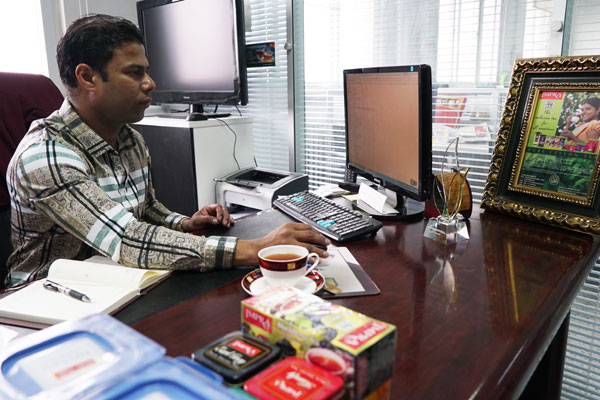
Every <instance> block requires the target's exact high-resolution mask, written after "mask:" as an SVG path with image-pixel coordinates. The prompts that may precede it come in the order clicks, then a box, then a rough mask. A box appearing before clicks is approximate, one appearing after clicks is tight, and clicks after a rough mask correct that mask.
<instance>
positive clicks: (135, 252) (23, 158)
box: [6, 99, 237, 286]
mask: <svg viewBox="0 0 600 400" xmlns="http://www.w3.org/2000/svg"><path fill="white" fill-rule="evenodd" d="M6 178H7V183H8V189H9V194H10V197H11V226H12V234H11V243H12V246H13V253H12V254H11V256H10V257H9V259H8V267H9V274H8V276H7V278H6V284H7V286H12V285H16V284H19V283H23V282H26V281H31V280H35V279H40V278H43V277H45V276H46V275H47V274H48V268H49V266H50V264H51V263H52V262H53V261H54V260H56V259H58V258H69V259H75V260H83V259H86V258H88V257H91V256H92V255H95V254H98V253H100V254H103V255H105V256H107V257H110V258H111V259H112V260H114V261H117V262H119V263H120V264H122V265H125V266H130V267H138V268H163V269H195V270H208V269H215V268H228V267H231V265H232V262H233V254H234V252H235V247H236V244H237V239H236V238H231V237H221V236H211V237H208V238H207V237H203V236H195V235H192V234H187V233H183V232H180V231H181V221H182V219H183V218H185V217H184V216H183V215H180V214H177V213H174V212H171V211H169V210H168V209H167V208H166V207H165V206H163V205H162V204H161V203H160V202H159V201H158V200H157V199H156V198H155V195H154V189H153V188H152V180H151V178H150V157H149V154H148V149H147V148H146V146H145V144H144V141H143V139H142V136H141V135H140V134H139V133H138V132H136V131H135V130H133V129H132V128H131V127H129V126H127V125H125V126H124V127H123V129H122V130H121V132H119V136H118V139H117V149H116V150H115V149H114V148H112V147H111V146H109V145H108V143H106V142H105V141H104V140H103V139H102V138H101V137H100V136H98V134H96V133H95V132H94V131H93V130H92V129H91V128H90V127H89V126H88V125H87V124H86V123H85V122H84V121H83V120H82V119H81V118H80V117H79V115H78V114H77V113H76V112H75V110H74V109H73V108H72V107H71V105H70V103H69V101H68V100H67V99H65V101H64V102H63V104H62V106H61V108H60V109H59V110H58V111H55V112H54V113H53V114H51V115H50V116H49V117H48V118H46V119H43V120H38V121H35V122H34V123H33V124H32V127H31V129H30V130H29V132H28V133H27V134H26V135H25V137H24V138H23V140H22V141H21V143H20V144H19V146H18V148H17V150H16V152H15V154H14V155H13V158H12V159H11V162H10V165H9V167H8V171H7V176H6Z"/></svg>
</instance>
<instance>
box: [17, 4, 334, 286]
mask: <svg viewBox="0 0 600 400" xmlns="http://www.w3.org/2000/svg"><path fill="white" fill-rule="evenodd" d="M57 61H58V66H59V70H60V76H61V80H62V81H63V83H64V84H65V86H66V88H67V91H68V95H67V98H66V99H65V101H64V102H63V104H62V106H61V108H60V109H59V110H57V111H56V112H54V113H53V114H51V115H50V116H49V117H48V118H46V119H44V120H38V121H36V122H35V123H34V124H33V125H32V127H31V129H30V131H29V132H28V133H27V134H26V135H25V137H24V138H23V140H22V141H21V143H20V144H19V147H18V148H17V150H16V152H15V154H14V156H13V158H12V160H11V162H10V165H9V168H8V172H7V181H8V184H9V192H10V196H11V207H12V215H11V223H12V238H11V240H12V244H13V248H14V250H13V253H12V254H11V256H10V257H9V260H8V266H9V274H8V276H7V279H6V285H7V286H12V285H16V284H19V283H22V282H27V281H31V280H34V279H39V278H43V277H45V276H46V275H47V272H48V268H49V266H50V264H51V263H52V262H53V261H54V260H56V259H57V258H70V259H78V260H81V259H85V258H88V257H90V256H92V255H94V254H97V253H101V254H103V255H105V256H108V257H110V258H111V259H112V260H114V261H118V262H119V263H121V264H123V265H125V266H131V267H140V268H169V269H200V270H209V269H214V268H228V267H231V266H243V265H255V264H257V262H258V258H257V253H258V250H260V249H261V248H263V247H266V246H270V245H274V244H281V243H289V244H300V245H302V246H304V247H306V248H308V249H309V250H310V251H312V252H316V253H318V254H319V255H321V256H327V254H326V252H324V251H323V250H321V249H319V248H317V247H316V246H315V245H314V244H320V245H327V244H329V240H327V239H326V238H325V237H323V236H322V235H320V234H319V233H318V232H317V231H315V230H313V229H312V228H310V227H309V226H307V225H304V224H297V223H289V224H285V225H283V226H281V227H279V228H278V229H276V230H274V231H272V232H271V233H269V234H268V235H266V236H265V237H263V238H260V239H255V240H238V239H236V238H233V237H217V236H211V237H208V238H207V237H203V236H195V235H192V234H189V233H186V232H192V231H194V230H197V229H199V228H202V227H206V226H208V225H219V224H221V225H224V226H225V227H228V226H230V224H231V223H232V222H233V220H232V218H231V217H230V216H229V213H228V212H227V210H225V209H223V208H222V207H221V206H220V205H216V204H212V205H209V206H206V207H204V208H202V209H201V210H200V211H198V212H196V213H195V214H194V215H193V216H192V217H191V218H188V217H184V216H182V215H179V214H177V213H173V212H171V211H169V210H168V209H166V208H165V207H164V206H163V205H162V204H161V203H160V202H158V200H157V199H156V198H155V197H154V190H153V188H152V181H151V179H150V176H149V171H150V160H149V156H148V152H147V148H146V147H145V145H144V142H143V140H142V137H141V135H140V134H139V133H138V132H136V131H134V130H133V129H132V128H131V127H129V126H128V125H127V124H129V123H133V122H137V121H139V120H140V119H142V118H143V116H144V110H145V109H146V108H147V107H148V106H149V104H150V99H151V94H150V93H151V92H152V90H153V89H154V88H155V85H154V82H153V81H152V79H151V78H150V76H149V74H148V68H149V65H148V60H147V59H146V56H145V52H144V46H143V37H142V35H141V33H140V31H139V30H138V29H137V27H136V26H135V25H133V24H132V23H131V22H129V21H127V20H125V19H121V18H116V17H111V16H107V15H95V16H89V17H83V18H80V19H79V20H77V21H75V22H73V24H72V25H71V26H70V27H69V28H68V29H67V32H66V33H65V35H64V37H63V38H62V39H61V40H60V42H59V44H58V47H57Z"/></svg>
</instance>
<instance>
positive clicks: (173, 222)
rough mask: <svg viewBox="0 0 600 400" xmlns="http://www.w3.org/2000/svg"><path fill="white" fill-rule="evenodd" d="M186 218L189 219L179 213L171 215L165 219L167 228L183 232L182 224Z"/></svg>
mask: <svg viewBox="0 0 600 400" xmlns="http://www.w3.org/2000/svg"><path fill="white" fill-rule="evenodd" d="M186 218H189V217H186V216H185V215H181V214H178V213H171V214H169V215H168V216H167V218H165V224H166V227H167V228H169V229H173V230H176V231H179V232H183V226H182V225H181V223H182V222H183V220H184V219H186Z"/></svg>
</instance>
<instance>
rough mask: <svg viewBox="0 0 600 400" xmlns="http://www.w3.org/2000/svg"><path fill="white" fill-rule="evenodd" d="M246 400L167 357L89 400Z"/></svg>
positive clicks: (92, 395) (106, 388) (90, 396)
mask: <svg viewBox="0 0 600 400" xmlns="http://www.w3.org/2000/svg"><path fill="white" fill-rule="evenodd" d="M150 398H152V399H177V400H192V399H194V400H199V399H200V400H246V398H244V397H240V395H238V394H237V393H234V392H231V391H230V390H229V389H228V388H227V387H226V386H225V385H223V384H221V383H220V382H218V381H215V380H213V379H211V378H209V377H208V376H206V375H204V374H202V373H201V372H198V371H197V370H196V369H194V368H193V367H191V366H189V365H187V363H186V362H182V361H181V360H176V359H172V358H169V357H164V358H162V359H161V360H160V361H158V362H156V363H154V364H152V365H150V366H149V367H147V368H145V369H143V370H141V371H137V372H135V373H134V374H133V375H129V376H127V377H126V379H123V380H122V381H121V382H117V383H116V384H113V385H111V386H110V387H104V388H97V389H96V390H94V391H90V392H88V393H87V395H86V396H85V397H84V399H85V400H88V399H89V400H91V399H94V400H115V399H120V400H138V399H150Z"/></svg>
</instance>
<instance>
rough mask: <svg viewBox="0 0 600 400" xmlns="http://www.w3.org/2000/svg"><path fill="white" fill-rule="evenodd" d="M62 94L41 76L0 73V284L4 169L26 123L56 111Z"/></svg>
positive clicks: (5, 235) (5, 232)
mask: <svg viewBox="0 0 600 400" xmlns="http://www.w3.org/2000/svg"><path fill="white" fill-rule="evenodd" d="M62 101H63V95H62V94H61V92H60V90H58V88H57V87H56V85H55V84H54V83H53V82H52V81H51V80H50V79H49V78H47V77H45V76H43V75H34V74H19V73H11V72H0V174H1V175H2V176H1V177H0V287H2V285H3V282H4V275H5V274H6V267H5V266H6V259H7V258H8V256H9V254H10V239H9V238H10V199H9V197H8V189H7V185H6V169H7V168H8V163H9V162H10V159H11V157H12V155H13V153H14V152H15V150H16V149H17V146H18V144H19V142H20V141H21V139H22V138H23V135H25V133H26V132H27V130H28V129H29V125H31V123H32V122H33V121H35V120H36V119H39V118H45V117H47V116H48V115H50V114H51V113H52V112H53V111H54V110H57V109H58V108H59V107H60V105H61V103H62Z"/></svg>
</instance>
